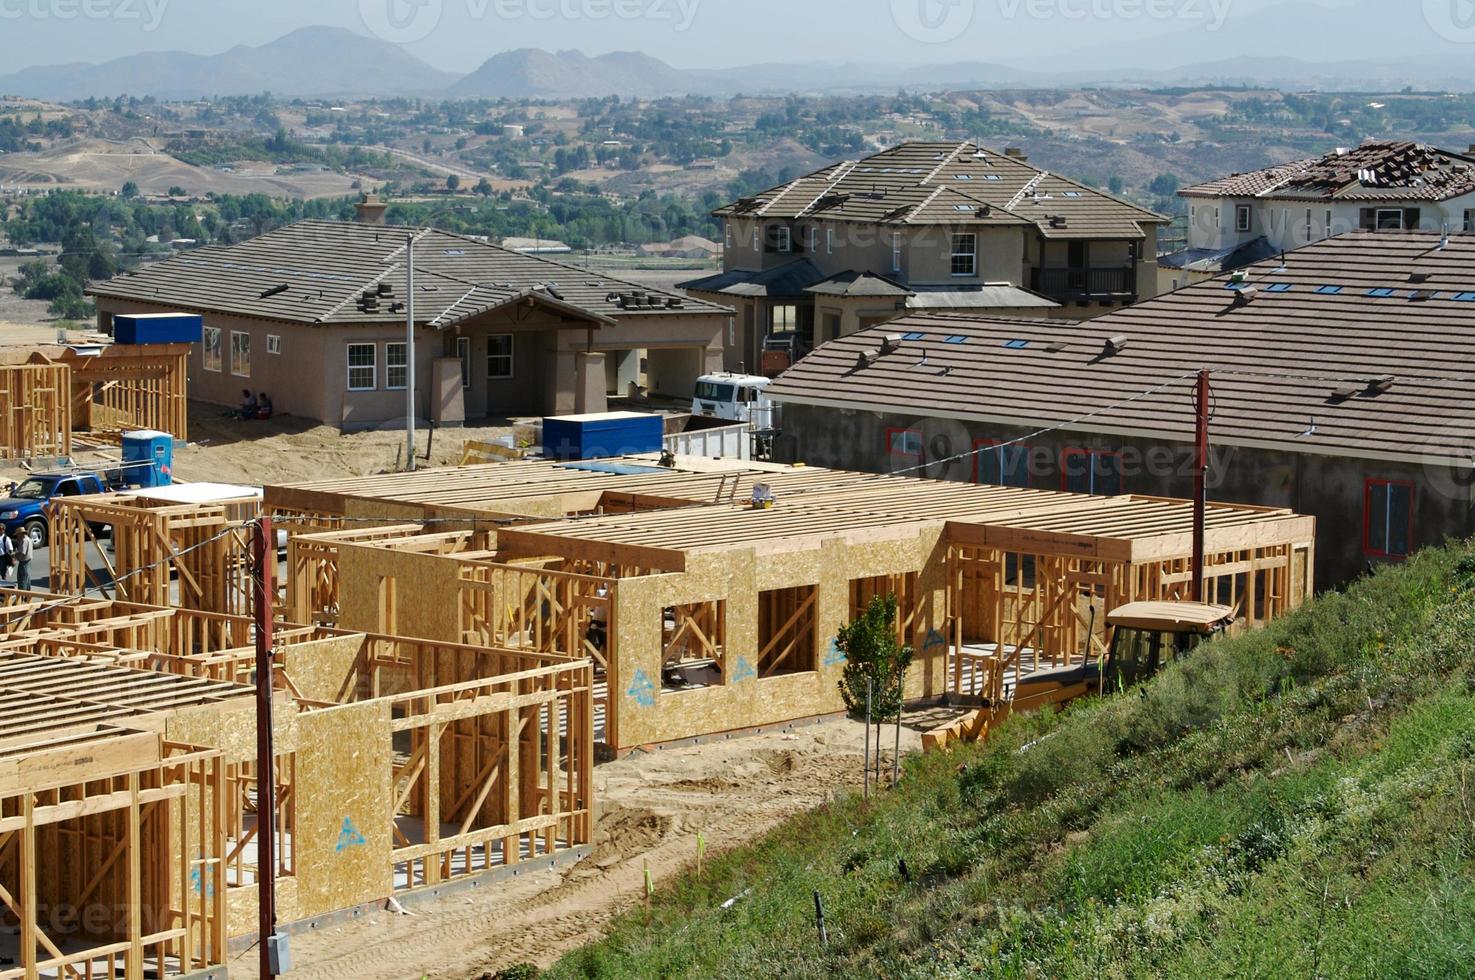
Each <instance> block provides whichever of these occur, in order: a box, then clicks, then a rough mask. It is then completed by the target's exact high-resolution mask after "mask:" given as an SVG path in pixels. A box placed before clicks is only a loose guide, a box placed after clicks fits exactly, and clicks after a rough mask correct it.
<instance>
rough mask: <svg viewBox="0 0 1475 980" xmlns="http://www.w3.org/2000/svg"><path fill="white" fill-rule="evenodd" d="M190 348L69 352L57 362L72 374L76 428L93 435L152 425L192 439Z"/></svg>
mask: <svg viewBox="0 0 1475 980" xmlns="http://www.w3.org/2000/svg"><path fill="white" fill-rule="evenodd" d="M189 352H190V345H189V344H109V345H107V346H105V347H103V348H101V349H100V350H99V351H97V353H87V352H82V351H78V350H74V349H71V348H68V349H66V350H64V351H63V352H62V354H61V357H60V359H59V361H58V362H57V363H60V364H62V365H65V366H66V367H67V368H68V369H69V370H70V372H71V383H70V398H71V424H72V427H73V428H74V429H75V430H76V431H79V432H88V433H91V434H92V435H93V436H119V435H121V434H123V433H124V432H129V431H132V430H135V429H151V430H154V431H157V432H167V433H169V434H170V435H172V436H174V438H176V439H188V438H189V400H188V393H187V383H188V381H187V379H188V377H189ZM38 356H43V355H38Z"/></svg>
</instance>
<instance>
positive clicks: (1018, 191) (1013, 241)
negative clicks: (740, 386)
mask: <svg viewBox="0 0 1475 980" xmlns="http://www.w3.org/2000/svg"><path fill="white" fill-rule="evenodd" d="M714 214H715V215H716V216H717V217H719V218H721V219H722V220H723V224H724V226H725V228H724V234H725V236H726V242H725V250H724V254H723V271H722V272H721V273H719V274H717V275H714V276H707V277H704V278H701V279H697V280H693V281H691V282H687V283H683V284H682V287H681V288H683V289H685V290H686V291H687V292H689V293H691V294H692V295H693V296H696V297H699V298H701V299H704V300H708V301H710V302H715V303H723V304H726V305H729V306H732V307H734V308H735V310H736V318H735V320H734V323H733V326H732V329H731V330H730V331H729V334H728V345H727V355H726V363H727V366H728V368H729V369H731V370H740V369H743V368H749V369H751V368H753V367H754V366H756V365H757V364H759V362H760V354H761V350H762V345H763V341H764V338H765V337H767V336H769V335H772V334H775V333H784V332H794V333H797V334H799V335H800V336H801V337H802V338H803V342H804V345H805V346H808V345H810V344H820V343H824V342H826V341H829V340H833V339H835V338H836V337H840V336H844V335H846V334H850V333H854V332H856V331H857V330H861V329H865V328H867V327H870V326H874V325H876V324H878V323H884V322H885V321H887V320H890V319H893V318H895V317H897V316H900V315H902V314H904V313H906V312H907V311H909V310H952V311H956V310H972V311H975V312H976V311H982V312H990V313H1001V314H1003V313H1007V314H1008V315H1012V316H1059V317H1067V318H1072V319H1085V318H1088V317H1091V316H1095V315H1096V314H1098V313H1100V312H1102V311H1104V310H1106V309H1109V308H1112V307H1118V306H1124V305H1127V304H1130V303H1133V302H1136V301H1137V300H1138V299H1143V298H1147V297H1150V296H1153V295H1156V292H1157V285H1158V276H1157V267H1156V264H1155V263H1156V256H1157V236H1158V229H1159V226H1160V225H1161V224H1163V223H1165V222H1166V221H1167V219H1166V218H1165V217H1163V216H1162V215H1159V214H1155V213H1153V212H1152V211H1148V210H1145V209H1143V208H1140V207H1137V206H1136V205H1133V204H1129V203H1127V202H1125V201H1121V200H1118V199H1117V198H1114V197H1112V196H1110V195H1108V194H1105V193H1103V192H1101V191H1098V190H1095V189H1093V188H1090V187H1087V186H1085V185H1084V184H1080V183H1077V182H1075V181H1072V180H1069V179H1067V178H1065V177H1061V176H1059V175H1056V174H1052V173H1049V172H1048V171H1044V170H1041V169H1039V168H1038V167H1034V166H1031V165H1030V163H1029V161H1028V160H1027V159H1026V158H1025V156H1024V155H1023V154H1022V153H1020V152H1019V151H1018V150H1013V149H1011V150H1008V151H1006V152H1004V153H996V152H994V151H993V150H989V149H987V148H985V147H982V146H979V145H977V144H975V143H972V142H963V143H922V142H918V143H903V144H901V145H900V146H897V147H893V148H892V149H889V150H885V151H883V152H881V153H878V154H876V155H874V156H871V157H867V158H865V159H862V160H847V161H843V162H841V163H837V164H834V165H832V166H828V167H825V168H823V169H822V170H818V171H815V172H814V173H811V174H808V175H806V176H804V177H800V178H799V179H797V180H794V181H791V182H789V183H787V184H783V185H781V186H778V187H774V188H770V189H769V190H767V191H764V192H762V193H759V194H755V195H752V196H751V197H745V198H743V199H741V200H738V201H734V202H733V203H731V204H729V205H727V206H726V207H723V208H719V209H718V210H717V211H715V212H714Z"/></svg>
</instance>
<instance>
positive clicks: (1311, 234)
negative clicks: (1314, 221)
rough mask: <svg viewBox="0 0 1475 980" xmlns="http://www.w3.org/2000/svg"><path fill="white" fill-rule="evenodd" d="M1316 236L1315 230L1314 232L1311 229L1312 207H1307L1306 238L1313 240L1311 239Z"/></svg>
mask: <svg viewBox="0 0 1475 980" xmlns="http://www.w3.org/2000/svg"><path fill="white" fill-rule="evenodd" d="M1314 236H1315V232H1313V231H1312V230H1311V209H1310V208H1307V209H1306V240H1307V241H1308V242H1309V241H1311V239H1312V238H1313V237H1314Z"/></svg>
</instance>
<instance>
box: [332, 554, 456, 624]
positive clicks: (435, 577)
mask: <svg viewBox="0 0 1475 980" xmlns="http://www.w3.org/2000/svg"><path fill="white" fill-rule="evenodd" d="M460 565H461V563H460V562H458V561H456V560H454V559H450V558H444V557H441V556H439V555H419V554H414V553H411V552H404V551H392V550H389V549H385V548H373V547H366V546H364V545H349V544H345V545H344V546H343V547H341V548H340V549H339V552H338V579H339V616H338V626H339V628H340V629H345V630H363V631H365V632H368V633H391V634H394V635H396V636H413V637H417V638H419V639H424V640H442V641H445V642H448V643H460V642H461V618H460V603H459V600H458V599H457V596H458V594H459V591H460V590H459V584H458V578H457V574H458V571H459V569H460ZM386 577H388V578H392V579H394V581H395V588H394V599H395V601H394V608H395V617H394V618H395V622H393V623H383V622H380V615H379V609H380V587H379V583H380V581H381V580H382V579H384V578H386Z"/></svg>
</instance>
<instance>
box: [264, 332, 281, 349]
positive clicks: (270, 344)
mask: <svg viewBox="0 0 1475 980" xmlns="http://www.w3.org/2000/svg"><path fill="white" fill-rule="evenodd" d="M266 352H267V353H268V354H280V353H281V352H282V335H281V334H277V333H269V334H267V335H266Z"/></svg>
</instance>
